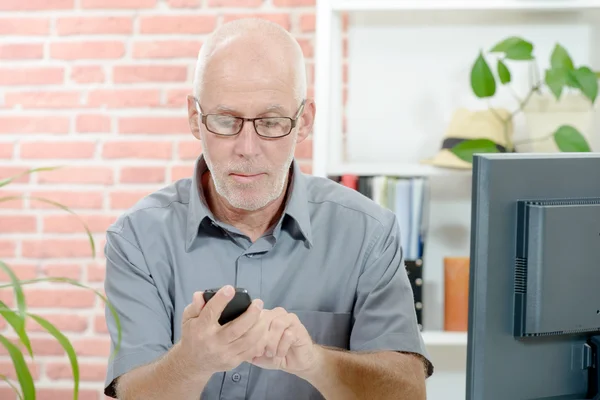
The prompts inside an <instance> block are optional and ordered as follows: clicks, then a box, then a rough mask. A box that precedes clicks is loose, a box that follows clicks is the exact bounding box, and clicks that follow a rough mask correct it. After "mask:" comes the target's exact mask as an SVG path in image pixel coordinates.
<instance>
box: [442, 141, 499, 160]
mask: <svg viewBox="0 0 600 400" xmlns="http://www.w3.org/2000/svg"><path fill="white" fill-rule="evenodd" d="M450 150H451V151H452V153H454V154H455V155H456V156H457V157H458V158H460V159H461V160H463V161H466V162H469V163H472V162H473V154H476V153H498V147H497V146H496V143H494V142H493V141H491V140H489V139H471V140H465V141H464V142H460V143H459V144H457V145H456V146H454V147H452V149H450Z"/></svg>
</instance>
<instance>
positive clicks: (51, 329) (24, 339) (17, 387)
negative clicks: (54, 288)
mask: <svg viewBox="0 0 600 400" xmlns="http://www.w3.org/2000/svg"><path fill="white" fill-rule="evenodd" d="M57 168H60V167H42V168H34V169H29V170H27V171H25V172H23V173H20V174H18V175H14V176H12V177H9V178H5V179H0V188H5V187H6V186H8V185H9V184H10V183H11V182H13V181H15V180H17V179H18V178H20V177H21V176H23V175H27V174H32V173H35V172H40V171H49V170H53V169H57ZM22 198H23V196H3V197H2V196H0V203H1V202H6V201H12V200H18V199H22ZM28 198H29V199H30V200H32V201H40V202H44V203H48V204H51V205H53V206H55V207H58V208H61V209H63V210H64V211H66V212H68V213H71V214H73V215H75V216H76V217H77V218H78V219H79V221H81V224H82V226H83V228H84V229H85V231H86V233H87V236H88V238H89V244H90V250H91V253H92V258H93V257H95V253H96V247H95V243H94V239H93V237H92V234H91V232H90V230H89V228H88V226H87V225H86V224H85V222H84V221H83V220H82V219H81V218H80V217H79V216H77V214H76V213H74V212H73V211H71V210H70V209H69V208H68V207H66V206H64V205H63V204H61V203H58V202H55V201H52V200H48V199H45V198H42V197H33V196H28ZM0 269H1V270H2V271H3V272H4V273H5V274H6V275H7V276H8V278H9V281H10V283H8V284H3V285H0V289H2V290H12V293H13V298H14V301H15V303H16V309H15V308H11V307H9V306H8V305H7V304H6V303H4V302H3V301H1V300H0V315H1V318H3V319H4V320H5V321H6V322H7V323H8V325H10V327H11V328H12V330H13V331H14V334H15V336H16V337H14V338H10V337H7V336H5V335H2V334H0V344H1V345H2V346H3V347H4V348H6V350H7V352H8V355H9V356H10V358H11V360H12V364H13V367H14V370H15V374H16V377H17V381H18V382H14V381H13V380H11V379H10V378H9V377H8V376H6V375H0V379H1V380H3V381H5V382H6V383H7V384H8V385H9V386H10V387H11V388H12V389H13V390H14V391H15V393H16V395H17V397H18V398H19V399H21V400H35V399H36V385H35V382H34V380H33V377H32V374H31V371H30V369H29V366H28V364H27V361H26V357H27V358H29V359H30V360H31V361H35V356H34V353H33V350H32V347H31V341H30V339H29V335H28V333H27V330H26V322H27V319H28V318H31V319H32V320H34V321H35V322H37V323H38V324H39V325H40V326H41V327H42V328H44V329H45V330H46V331H47V332H48V333H49V334H50V335H52V336H53V337H54V338H55V339H56V340H57V341H58V342H59V343H60V345H61V346H62V348H63V349H64V350H65V352H66V354H67V356H68V358H69V362H70V365H71V371H72V376H73V399H78V396H79V379H80V377H79V361H78V358H77V354H76V352H75V349H74V348H73V345H72V344H71V341H70V340H69V338H68V337H67V336H66V335H65V334H63V333H62V332H61V331H60V330H59V329H57V328H56V326H54V325H53V324H52V323H50V322H49V321H48V320H47V319H44V318H42V317H41V316H39V315H36V314H33V313H30V312H29V311H28V310H27V301H26V298H25V294H24V291H23V286H24V285H30V284H36V283H42V282H53V283H67V284H70V285H73V286H77V287H79V288H82V289H87V290H91V291H93V292H94V293H95V294H96V295H97V296H98V297H100V298H101V299H102V300H103V301H104V302H105V304H106V305H107V306H108V308H109V309H110V312H111V314H112V315H113V317H114V318H115V321H116V325H117V329H118V341H117V343H116V345H115V348H114V351H113V352H112V354H111V355H110V357H111V358H112V357H114V356H115V355H116V354H117V353H118V351H119V348H120V345H121V325H120V320H119V317H118V315H117V312H116V310H115V309H114V307H113V306H112V305H111V304H110V302H109V301H108V300H107V299H106V297H105V296H104V295H103V294H102V293H100V292H99V291H98V290H95V289H93V288H90V287H88V286H86V285H84V284H82V283H80V282H78V281H77V280H73V279H69V278H63V277H47V278H38V279H27V280H20V279H18V277H17V275H16V274H15V272H14V270H13V269H12V268H11V267H10V266H9V265H7V264H6V263H5V262H4V261H2V260H0ZM23 350H25V351H26V356H25V355H24V354H23Z"/></svg>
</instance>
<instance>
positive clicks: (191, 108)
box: [187, 94, 200, 140]
mask: <svg viewBox="0 0 600 400" xmlns="http://www.w3.org/2000/svg"><path fill="white" fill-rule="evenodd" d="M187 105H188V122H189V124H190V130H191V131H192V135H194V137H195V138H196V139H198V140H200V125H199V124H200V120H199V118H198V110H197V108H196V99H195V98H194V96H192V95H191V94H188V96H187Z"/></svg>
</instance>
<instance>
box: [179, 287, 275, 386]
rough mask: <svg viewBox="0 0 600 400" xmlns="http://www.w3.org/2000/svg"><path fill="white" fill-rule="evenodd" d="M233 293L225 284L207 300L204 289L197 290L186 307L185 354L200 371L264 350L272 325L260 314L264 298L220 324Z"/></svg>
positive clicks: (208, 371)
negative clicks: (204, 296) (230, 319)
mask: <svg viewBox="0 0 600 400" xmlns="http://www.w3.org/2000/svg"><path fill="white" fill-rule="evenodd" d="M234 293H235V291H234V289H233V288H232V287H231V286H224V287H222V288H221V289H220V290H219V291H218V292H217V293H216V294H215V295H214V296H213V298H212V299H211V300H210V301H209V302H208V303H205V302H204V298H203V294H202V292H196V293H194V297H193V301H192V303H190V304H189V305H188V306H187V307H186V308H185V310H184V311H183V318H182V333H181V346H182V350H183V351H182V354H184V355H185V357H186V359H187V360H186V362H187V363H188V365H190V366H191V367H192V368H194V369H195V370H197V371H198V372H199V373H201V374H207V375H212V374H213V373H215V372H221V371H228V370H231V369H233V368H235V367H237V366H238V365H239V364H241V363H242V362H243V361H248V362H250V361H251V360H252V359H253V358H254V357H257V356H260V355H262V354H263V351H264V348H265V346H266V343H267V332H268V329H269V325H268V323H267V321H266V320H265V319H262V318H260V316H261V312H262V308H263V303H262V301H261V300H254V301H253V302H252V304H251V305H250V307H249V308H248V310H246V312H244V314H242V315H240V316H239V317H238V318H236V319H235V320H233V321H231V322H229V323H227V324H225V325H223V326H221V325H220V324H219V317H220V316H221V313H222V312H223V310H224V309H225V306H227V304H228V303H229V301H230V300H231V299H232V298H233V295H234Z"/></svg>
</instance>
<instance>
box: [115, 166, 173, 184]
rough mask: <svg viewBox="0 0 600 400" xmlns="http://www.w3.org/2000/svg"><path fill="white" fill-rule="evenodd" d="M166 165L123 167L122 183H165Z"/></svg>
mask: <svg viewBox="0 0 600 400" xmlns="http://www.w3.org/2000/svg"><path fill="white" fill-rule="evenodd" d="M164 181H165V168H164V167H124V168H121V179H119V182H120V183H163V182H164Z"/></svg>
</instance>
